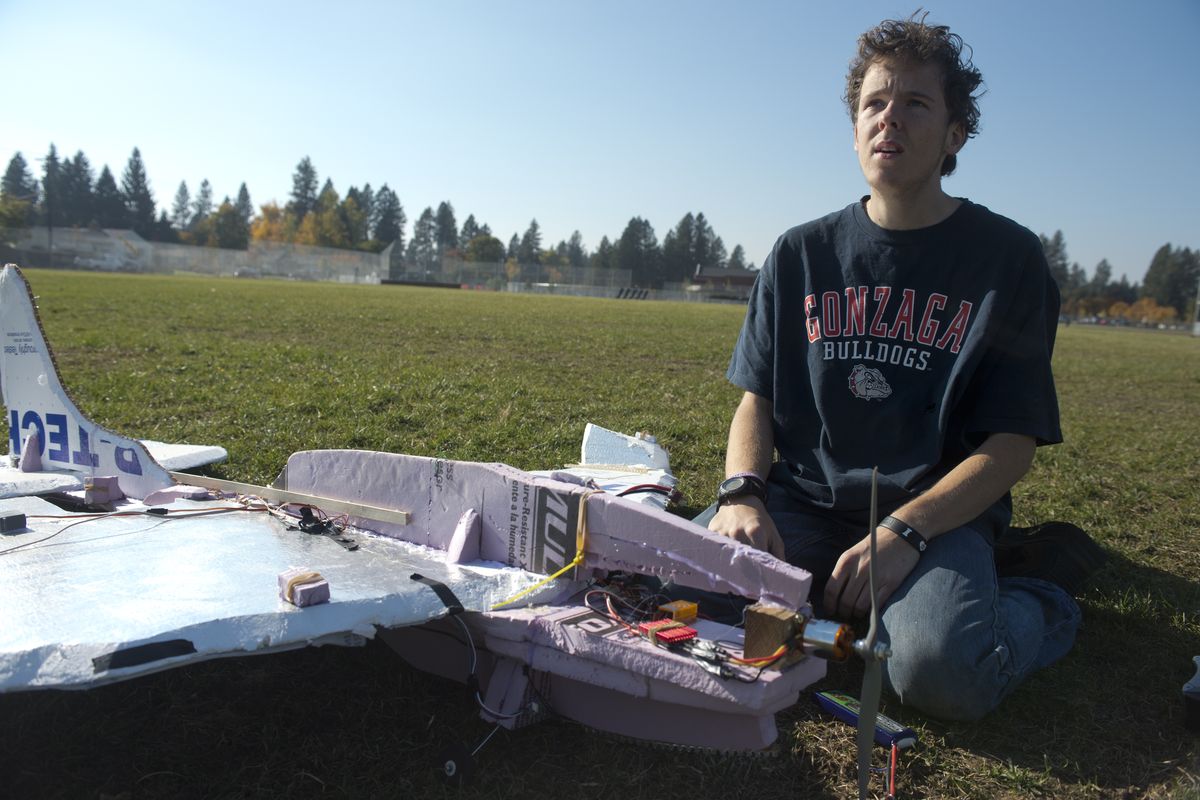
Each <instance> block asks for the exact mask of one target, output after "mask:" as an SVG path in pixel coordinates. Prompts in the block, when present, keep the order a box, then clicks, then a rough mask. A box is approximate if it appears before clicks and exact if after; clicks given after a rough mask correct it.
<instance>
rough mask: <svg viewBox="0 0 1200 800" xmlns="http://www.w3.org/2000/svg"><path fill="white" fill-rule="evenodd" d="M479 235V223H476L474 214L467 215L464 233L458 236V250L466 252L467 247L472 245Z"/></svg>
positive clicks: (463, 228)
mask: <svg viewBox="0 0 1200 800" xmlns="http://www.w3.org/2000/svg"><path fill="white" fill-rule="evenodd" d="M478 235H479V223H477V222H476V221H475V215H474V214H468V215H467V221H466V222H464V223H463V226H462V231H460V232H459V234H458V249H459V250H462V251H464V252H465V251H466V249H467V246H468V245H470V244H471V240H472V239H474V238H475V237H476V236H478Z"/></svg>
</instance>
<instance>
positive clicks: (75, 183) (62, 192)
mask: <svg viewBox="0 0 1200 800" xmlns="http://www.w3.org/2000/svg"><path fill="white" fill-rule="evenodd" d="M59 196H60V203H59V205H60V206H61V208H62V224H63V225H68V226H71V227H81V228H82V227H86V226H87V225H89V224H90V223H91V221H92V217H93V210H92V205H93V198H92V165H91V164H89V163H88V159H87V156H85V155H84V154H83V151H82V150H80V151H78V152H76V153H75V157H74V158H68V159H66V160H65V161H63V162H62V171H61V173H60V174H59Z"/></svg>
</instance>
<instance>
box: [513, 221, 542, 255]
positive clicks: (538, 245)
mask: <svg viewBox="0 0 1200 800" xmlns="http://www.w3.org/2000/svg"><path fill="white" fill-rule="evenodd" d="M541 261H542V229H541V227H539V226H538V221H537V220H536V219H534V220H531V221H530V223H529V227H528V228H526V229H525V235H524V236H522V237H521V246H520V248H519V249H518V250H517V262H518V263H520V264H540V263H541Z"/></svg>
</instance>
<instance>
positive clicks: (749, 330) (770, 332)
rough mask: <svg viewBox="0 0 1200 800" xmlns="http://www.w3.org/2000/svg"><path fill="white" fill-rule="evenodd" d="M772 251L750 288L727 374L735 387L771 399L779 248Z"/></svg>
mask: <svg viewBox="0 0 1200 800" xmlns="http://www.w3.org/2000/svg"><path fill="white" fill-rule="evenodd" d="M777 250H778V245H777V246H776V249H775V250H772V252H771V254H770V255H769V256H767V260H766V261H765V262H764V263H763V267H762V269H761V270H760V271H759V273H758V277H757V278H755V279H754V287H753V289H751V291H750V302H749V304H748V305H747V307H746V319H745V321H744V322H743V323H742V331H741V333H740V334H739V335H738V340H737V345H736V346H735V347H734V349H733V357H732V358H731V359H730V361H729V369H728V370H726V372H725V377H726V378H728V379H729V382H730V383H732V384H734V385H735V386H740V387H741V388H743V389H745V390H746V391H748V392H752V393H754V394H756V395H759V396H760V397H765V398H767V399H768V400H771V399H773V397H774V388H775V386H774V384H775V381H774V376H775V274H776V263H775V262H776V251H777Z"/></svg>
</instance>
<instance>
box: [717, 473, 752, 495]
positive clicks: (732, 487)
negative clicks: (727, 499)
mask: <svg viewBox="0 0 1200 800" xmlns="http://www.w3.org/2000/svg"><path fill="white" fill-rule="evenodd" d="M746 483H747V480H746V479H745V478H744V477H739V478H730V479H728V480H726V481H723V482H722V483H721V494H726V495H729V494H740V493H741V492H743V491H745V490H746Z"/></svg>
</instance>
